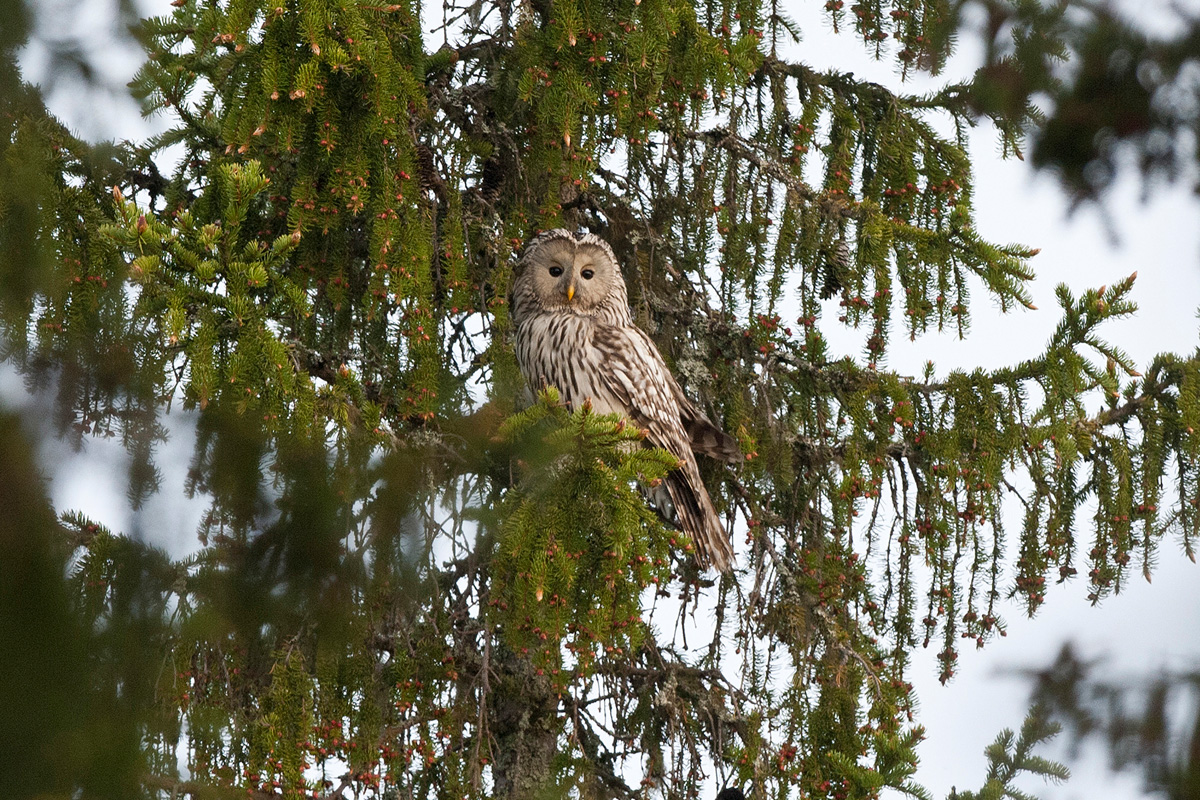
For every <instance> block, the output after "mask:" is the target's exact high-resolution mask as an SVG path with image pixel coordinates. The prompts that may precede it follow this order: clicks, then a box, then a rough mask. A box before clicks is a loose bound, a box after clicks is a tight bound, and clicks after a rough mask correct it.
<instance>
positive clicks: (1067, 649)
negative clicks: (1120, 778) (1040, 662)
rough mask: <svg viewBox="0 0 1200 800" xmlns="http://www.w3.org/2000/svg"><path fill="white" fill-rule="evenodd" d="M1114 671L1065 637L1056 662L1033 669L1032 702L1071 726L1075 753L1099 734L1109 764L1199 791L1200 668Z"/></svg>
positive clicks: (1170, 794) (1188, 796)
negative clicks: (1197, 700) (1197, 702)
mask: <svg viewBox="0 0 1200 800" xmlns="http://www.w3.org/2000/svg"><path fill="white" fill-rule="evenodd" d="M1113 673H1114V670H1113V669H1112V668H1111V667H1110V666H1109V665H1107V664H1104V661H1103V659H1091V660H1087V659H1083V658H1081V657H1080V656H1079V654H1078V652H1077V651H1076V649H1075V648H1074V647H1073V646H1072V645H1070V644H1066V645H1064V646H1063V648H1062V650H1061V651H1060V652H1059V654H1058V656H1057V657H1056V658H1055V659H1054V661H1053V662H1052V663H1050V664H1048V665H1046V666H1045V667H1042V668H1037V669H1031V670H1029V671H1028V674H1027V677H1029V678H1030V679H1031V683H1032V684H1033V686H1032V689H1033V691H1032V702H1033V703H1034V704H1036V705H1038V706H1039V707H1041V708H1043V709H1044V710H1045V712H1046V714H1047V715H1048V716H1049V717H1050V718H1052V719H1055V720H1056V721H1058V722H1060V723H1061V725H1062V727H1064V728H1065V729H1066V731H1067V733H1068V736H1069V744H1070V752H1069V755H1070V757H1071V758H1075V757H1077V756H1078V755H1079V754H1080V753H1081V751H1082V748H1083V745H1084V744H1087V743H1090V742H1093V741H1095V740H1099V741H1100V743H1101V745H1102V747H1103V748H1104V749H1105V750H1107V755H1108V764H1109V767H1110V768H1111V769H1112V770H1114V771H1118V770H1139V771H1140V772H1141V773H1142V777H1143V785H1144V787H1145V790H1146V791H1147V792H1148V793H1153V794H1157V795H1161V796H1163V797H1167V798H1171V800H1194V798H1196V797H1200V712H1197V711H1196V705H1195V702H1194V701H1195V698H1196V694H1197V689H1198V688H1200V675H1198V674H1197V673H1196V671H1195V670H1194V669H1192V670H1183V671H1172V670H1168V669H1160V670H1158V671H1157V674H1154V675H1150V674H1135V675H1133V676H1115V675H1114V674H1113ZM1181 698H1182V699H1183V700H1184V702H1180V700H1181ZM1182 709H1186V710H1183V711H1182V713H1180V712H1181V710H1182Z"/></svg>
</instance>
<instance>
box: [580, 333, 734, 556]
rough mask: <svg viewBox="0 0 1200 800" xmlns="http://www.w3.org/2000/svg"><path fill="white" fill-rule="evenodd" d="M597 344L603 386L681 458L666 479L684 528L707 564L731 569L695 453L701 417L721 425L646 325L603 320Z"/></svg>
mask: <svg viewBox="0 0 1200 800" xmlns="http://www.w3.org/2000/svg"><path fill="white" fill-rule="evenodd" d="M592 345H593V348H592V352H593V354H594V355H595V356H597V357H598V363H595V364H593V365H592V366H593V367H594V368H595V372H596V376H597V380H598V381H599V383H600V384H601V386H602V387H603V388H604V389H605V390H606V391H607V392H608V393H610V396H611V397H612V398H613V399H615V400H616V401H617V403H616V405H619V406H622V407H623V408H624V409H625V413H626V414H627V415H628V416H629V417H630V418H631V419H632V420H633V421H634V422H635V423H636V424H638V425H640V426H642V427H643V428H645V429H646V431H647V432H648V435H647V436H646V441H647V442H648V443H649V444H652V445H655V446H657V447H661V448H663V449H664V450H666V451H667V452H668V453H670V454H671V455H673V456H676V457H677V458H678V459H679V469H676V470H672V471H671V472H670V473H668V474H667V476H666V478H665V484H666V488H667V492H668V493H669V494H670V496H671V502H672V503H674V505H675V513H676V514H677V515H678V517H679V527H680V528H681V529H682V530H683V531H684V532H685V533H687V534H688V535H689V536H690V537H691V539H692V542H693V544H694V545H695V547H696V557H697V561H698V563H699V564H700V566H701V567H702V568H704V567H707V566H709V565H711V566H714V567H716V568H717V569H718V570H720V571H722V572H727V571H728V570H729V569H730V565H731V564H732V563H733V547H732V546H731V545H730V543H729V537H728V536H726V534H725V528H724V526H723V525H722V524H721V518H720V517H719V516H718V515H717V511H716V509H715V508H714V507H713V503H712V498H710V497H709V496H708V490H707V489H705V488H704V481H703V480H701V478H700V471H699V469H698V468H697V466H696V456H695V455H694V454H693V447H694V445H693V441H694V440H693V436H692V432H693V430H694V429H696V428H698V427H699V426H698V423H697V422H696V420H704V423H705V424H706V425H707V426H708V427H709V428H712V429H713V430H716V428H715V427H714V426H713V425H712V423H711V422H708V420H707V419H704V415H703V414H701V413H700V412H699V411H698V410H697V409H696V407H695V406H694V405H692V404H691V402H690V401H688V400H687V398H686V397H683V392H682V391H680V389H679V385H678V384H677V383H676V382H675V379H674V378H672V377H671V372H670V370H668V369H667V365H666V363H665V362H664V361H663V358H662V356H661V355H660V354H659V352H658V348H656V347H655V346H654V343H653V342H651V341H650V337H649V336H647V335H646V334H645V333H643V332H642V331H641V330H640V329H638V328H635V327H632V326H616V325H597V326H596V327H595V329H594V330H593V336H592ZM684 409H687V411H685V410H684ZM688 415H690V419H691V421H692V422H691V426H690V428H689V424H688V418H689V417H688Z"/></svg>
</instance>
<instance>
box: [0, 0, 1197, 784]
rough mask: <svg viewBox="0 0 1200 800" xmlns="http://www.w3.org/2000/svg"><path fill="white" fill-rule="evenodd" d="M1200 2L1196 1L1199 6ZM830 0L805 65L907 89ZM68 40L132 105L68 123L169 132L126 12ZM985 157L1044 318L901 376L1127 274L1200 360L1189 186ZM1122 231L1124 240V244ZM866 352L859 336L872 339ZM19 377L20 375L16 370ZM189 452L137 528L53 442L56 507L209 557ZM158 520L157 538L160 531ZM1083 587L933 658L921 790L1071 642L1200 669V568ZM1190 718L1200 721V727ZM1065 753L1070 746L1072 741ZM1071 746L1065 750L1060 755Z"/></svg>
mask: <svg viewBox="0 0 1200 800" xmlns="http://www.w3.org/2000/svg"><path fill="white" fill-rule="evenodd" d="M1198 4H1200V0H1193V2H1191V3H1187V4H1185V5H1187V6H1189V7H1196V6H1197V5H1198ZM823 5H824V2H823V0H791V2H790V3H788V4H787V7H788V8H789V11H790V14H791V16H792V17H793V18H794V19H796V20H797V22H799V24H800V26H801V28H802V29H803V30H804V32H805V38H804V40H803V42H802V43H801V44H800V45H799V46H798V47H797V48H796V53H795V57H797V58H799V59H802V60H804V61H806V62H808V63H809V64H811V65H813V66H816V67H818V68H820V67H833V68H836V69H838V70H841V71H852V72H854V73H855V75H856V76H858V77H860V78H866V79H869V80H874V81H878V82H880V83H884V84H886V85H889V86H892V87H898V86H899V81H898V80H897V78H896V77H895V72H894V70H893V69H892V67H891V64H890V62H884V63H877V62H874V61H872V60H871V59H870V57H869V56H867V55H866V54H865V52H864V51H863V50H862V49H861V48H860V47H859V46H858V45H857V43H856V41H855V40H854V39H853V38H852V37H849V36H846V35H842V36H840V37H835V36H834V35H833V34H832V33H831V31H830V30H829V28H828V25H827V23H826V22H825V21H824V18H823V15H822V13H821V10H820V9H821V7H822V6H823ZM1125 5H1126V7H1134V8H1137V9H1138V10H1137V17H1138V18H1139V19H1142V20H1145V22H1146V24H1147V26H1148V27H1150V28H1151V29H1154V30H1159V31H1169V30H1170V29H1171V28H1172V25H1173V23H1172V17H1171V15H1170V12H1169V7H1170V5H1169V3H1168V2H1167V1H1166V0H1161V1H1159V0H1156V1H1155V2H1146V1H1143V2H1141V3H1136V4H1133V5H1132V6H1130V5H1129V4H1128V3H1126V4H1125ZM139 6H140V7H141V8H143V9H146V10H153V11H154V13H163V12H164V11H169V10H170V9H169V5H168V2H167V0H140V2H139ZM43 7H44V8H46V9H47V10H48V11H50V12H51V13H50V15H49V16H50V17H51V18H53V19H54V26H55V29H56V30H61V29H62V26H70V28H71V29H73V30H79V31H90V36H91V37H92V38H91V41H92V42H94V47H93V48H92V49H93V50H94V52H96V53H103V54H104V56H103V58H101V59H99V61H98V63H100V64H102V65H103V69H102V77H103V80H104V82H105V83H107V84H108V85H109V86H110V87H112V88H114V89H115V90H116V93H114V94H111V95H108V96H103V97H100V98H95V97H88V98H85V97H81V96H80V95H79V94H78V93H76V92H73V91H69V90H66V89H63V90H59V91H56V92H54V93H52V94H51V96H50V102H51V107H52V108H53V109H54V111H55V112H56V113H57V114H59V116H60V117H62V118H63V119H64V120H66V121H67V122H68V124H70V125H71V126H72V127H74V128H75V129H76V130H77V131H79V132H81V133H82V134H84V135H86V136H88V137H89V138H131V139H140V138H144V137H145V136H146V135H148V134H149V133H151V132H153V131H154V130H156V129H159V128H161V121H155V120H149V121H146V120H143V119H141V118H140V117H139V114H138V110H137V106H136V104H134V103H133V102H132V101H128V100H123V99H122V98H121V96H120V87H121V86H122V85H123V83H124V82H125V81H127V80H128V79H129V78H130V77H132V74H133V72H134V70H135V69H136V67H137V63H138V56H137V54H136V52H133V53H131V52H129V51H128V48H119V47H115V46H114V42H115V37H114V35H113V34H114V31H115V23H113V22H112V21H113V20H115V18H116V17H115V13H116V12H115V9H116V2H115V0H87V1H86V2H83V3H75V2H68V1H67V0H58V1H55V0H47V2H44V3H43ZM23 62H24V64H25V68H26V73H27V75H28V76H30V77H36V76H37V75H38V74H39V73H40V71H41V70H42V69H43V68H44V64H45V57H44V50H43V49H41V48H39V46H38V45H37V44H36V43H35V44H34V45H32V46H31V47H29V48H28V49H27V50H26V53H25V54H24V57H23ZM973 66H974V62H973V61H972V55H971V53H961V54H960V55H959V56H958V57H956V59H955V60H954V61H953V62H952V64H951V68H950V69H949V70H948V72H947V78H946V79H947V80H953V79H954V78H955V77H957V76H961V75H965V74H969V71H970V69H971V68H973ZM940 83H941V80H940V79H939V80H936V81H929V80H922V81H920V82H919V83H915V84H914V83H910V84H909V85H908V86H907V87H905V89H904V90H905V91H919V90H921V89H924V88H926V87H930V88H932V87H935V86H938V85H940ZM971 143H972V150H973V152H974V154H975V158H976V162H975V163H976V170H977V172H976V198H975V201H976V207H977V221H978V227H979V229H980V232H981V234H982V235H983V236H984V237H985V238H988V239H990V240H992V241H999V242H1020V243H1022V244H1027V245H1030V246H1033V247H1040V248H1041V254H1040V255H1038V256H1037V257H1036V258H1035V259H1034V261H1033V265H1034V268H1035V269H1036V270H1037V272H1038V276H1039V277H1038V279H1037V281H1036V282H1035V283H1034V285H1033V297H1034V303H1035V304H1036V305H1037V306H1038V307H1039V309H1041V310H1040V311H1037V312H1030V311H1021V312H1017V313H1015V314H1010V315H1008V316H1007V317H1001V316H1000V315H998V314H996V313H989V310H988V308H987V302H988V301H987V300H986V299H984V295H983V294H982V293H980V292H977V293H976V294H975V295H974V298H975V301H976V307H975V308H974V309H973V312H974V316H973V329H972V334H971V336H970V337H969V338H968V340H967V341H965V342H959V341H957V340H955V339H953V338H951V337H949V336H937V335H931V336H926V337H922V338H920V339H918V340H917V342H915V343H913V344H908V343H906V342H904V341H903V337H902V336H900V335H897V336H896V337H895V340H894V343H893V345H892V351H891V355H890V358H889V360H888V364H889V366H891V367H892V368H894V369H897V370H900V371H901V372H905V373H908V374H919V373H920V370H921V366H922V365H923V364H924V362H925V361H926V360H927V359H933V360H934V362H935V363H936V364H937V367H938V372H939V374H944V373H945V372H946V371H947V370H948V369H950V368H953V367H959V366H962V367H974V366H977V365H983V366H987V367H992V366H1000V365H1003V364H1011V363H1013V362H1015V361H1018V360H1021V359H1023V358H1027V357H1029V356H1032V355H1035V354H1037V353H1038V352H1040V351H1041V350H1042V349H1043V348H1044V345H1045V343H1046V341H1047V340H1048V339H1049V337H1050V334H1051V332H1052V330H1053V328H1054V326H1055V325H1056V324H1057V322H1058V320H1059V314H1058V310H1057V304H1056V301H1055V299H1054V296H1053V290H1054V286H1055V285H1056V284H1057V283H1059V282H1065V283H1067V284H1068V285H1070V286H1071V287H1072V288H1073V289H1074V290H1075V292H1076V294H1078V293H1079V292H1081V291H1083V290H1084V289H1087V288H1090V287H1098V286H1099V285H1101V284H1109V285H1111V284H1113V283H1115V282H1116V281H1117V280H1119V279H1121V278H1123V277H1125V276H1127V275H1129V274H1130V273H1131V272H1133V271H1134V270H1137V271H1138V276H1139V277H1138V281H1137V284H1136V286H1135V289H1134V295H1133V296H1134V299H1135V300H1136V301H1137V302H1138V304H1139V305H1140V307H1141V311H1140V313H1139V315H1138V316H1137V317H1136V318H1135V319H1133V320H1129V321H1123V322H1117V323H1113V324H1110V326H1109V327H1108V328H1107V329H1106V333H1107V338H1109V339H1110V340H1111V341H1114V342H1116V343H1118V344H1119V345H1120V346H1121V347H1123V348H1124V349H1125V350H1126V351H1127V352H1129V353H1130V354H1131V355H1132V356H1133V357H1134V360H1135V361H1136V362H1137V363H1139V364H1140V365H1145V364H1146V363H1148V361H1149V359H1150V358H1151V357H1152V356H1153V355H1154V354H1155V353H1157V352H1161V351H1174V352H1191V351H1193V350H1194V349H1195V348H1196V346H1197V344H1198V343H1200V337H1198V335H1197V330H1198V327H1200V326H1198V324H1197V317H1196V311H1197V306H1198V305H1200V203H1198V202H1197V200H1196V198H1195V197H1194V196H1193V194H1192V193H1191V192H1190V191H1189V190H1188V188H1187V187H1186V186H1168V187H1159V188H1157V189H1156V191H1155V192H1154V193H1153V195H1152V198H1151V200H1150V201H1149V202H1142V200H1141V185H1140V182H1139V179H1136V178H1132V177H1126V178H1124V179H1122V180H1120V181H1119V182H1118V184H1117V186H1116V187H1115V189H1114V190H1113V192H1112V193H1111V195H1110V196H1109V197H1108V199H1107V202H1106V206H1105V213H1107V215H1108V220H1109V221H1110V222H1111V224H1110V222H1109V221H1106V220H1105V219H1104V218H1103V216H1102V214H1101V212H1100V211H1098V210H1097V209H1095V208H1085V209H1082V210H1080V211H1079V212H1077V213H1076V214H1075V215H1074V216H1068V215H1067V201H1066V200H1065V198H1064V196H1063V195H1062V193H1061V192H1060V191H1059V190H1058V188H1057V185H1056V184H1055V182H1054V181H1053V179H1052V178H1051V177H1050V176H1048V175H1042V176H1035V175H1033V174H1032V172H1031V170H1030V169H1029V168H1028V167H1026V166H1025V165H1024V164H1022V163H1020V162H1017V161H1003V160H1001V159H1000V158H999V157H998V147H997V144H996V139H995V136H994V135H993V133H992V132H991V131H990V130H989V129H987V128H986V127H981V128H980V129H977V130H976V131H975V133H974V134H973V135H972V142H971ZM1114 236H1115V239H1114ZM858 341H861V337H860V338H859V340H858ZM5 371H6V372H8V370H5ZM0 379H3V380H0V389H5V388H6V386H5V385H7V389H6V390H5V391H3V392H2V396H3V399H4V401H5V402H6V403H9V404H10V405H16V406H21V405H24V406H26V407H28V405H29V401H28V399H27V398H22V397H21V396H20V393H19V392H14V391H13V380H12V375H11V372H8V374H7V375H0ZM190 456H191V442H190V437H189V436H187V435H186V428H185V430H181V431H177V433H176V435H175V436H174V437H173V438H172V441H171V442H170V443H169V444H168V445H167V446H166V447H165V448H164V449H162V450H161V451H160V456H159V459H158V463H159V465H160V467H161V468H162V470H163V472H164V482H163V485H164V488H165V491H164V492H161V493H160V494H159V495H157V496H156V497H155V498H154V499H152V500H151V502H150V504H149V507H148V509H147V513H146V514H145V515H144V516H143V517H141V518H135V517H134V516H132V515H131V514H130V512H129V511H128V509H127V508H126V506H125V501H124V495H125V475H126V472H125V469H126V464H127V460H126V458H125V456H124V453H123V452H122V451H121V449H120V446H119V445H118V444H115V443H112V442H92V443H90V444H88V446H87V447H86V448H85V450H84V451H83V453H80V454H75V453H72V451H71V450H70V448H69V447H67V446H66V445H63V444H61V443H55V442H53V441H49V442H47V444H46V445H45V450H44V453H43V461H44V464H45V466H46V468H47V471H48V472H50V474H51V476H52V493H53V499H54V502H55V504H56V507H58V508H61V509H71V508H77V509H81V510H84V511H86V512H87V513H88V514H89V515H90V516H92V517H93V518H95V519H97V520H99V521H101V522H104V523H105V524H108V525H109V526H111V527H112V528H114V529H116V530H121V531H125V532H129V533H133V532H136V531H138V530H139V529H142V531H143V534H144V535H146V536H147V538H150V539H152V540H154V541H156V542H159V543H161V544H162V545H163V546H164V547H166V548H167V549H168V550H169V551H170V552H172V553H174V554H177V555H178V554H182V553H185V552H188V551H190V550H191V549H192V548H193V547H194V532H195V530H196V524H197V522H198V519H199V513H200V512H199V509H197V508H196V507H195V504H189V503H188V502H187V501H186V500H185V499H183V498H182V497H181V496H180V492H179V489H180V487H181V486H182V484H183V480H184V475H185V472H186V469H187V464H188V461H189V458H190ZM145 526H149V527H153V528H154V530H153V531H152V532H151V531H149V530H145ZM1086 593H1087V588H1086V585H1085V583H1084V582H1083V581H1082V580H1077V581H1076V582H1075V583H1074V584H1070V585H1067V586H1065V587H1064V586H1054V587H1052V588H1051V589H1050V590H1049V591H1048V592H1047V601H1046V604H1045V606H1044V607H1043V609H1042V610H1041V611H1040V612H1039V614H1038V616H1037V618H1036V619H1034V620H1027V619H1025V618H1023V617H1022V616H1021V615H1020V611H1019V609H1017V608H1016V607H1012V606H1010V607H1009V608H1008V610H1007V613H1006V614H1005V617H1006V619H1007V621H1008V623H1009V634H1008V637H1007V638H1005V639H1001V640H998V641H996V642H994V643H991V644H989V645H988V646H987V647H986V648H985V649H984V650H983V651H982V652H976V651H973V650H966V651H964V652H963V653H962V655H961V658H960V661H959V671H958V676H957V677H956V678H955V679H954V680H953V682H952V683H951V684H950V685H949V686H946V687H943V686H940V685H939V684H938V683H937V679H936V675H937V672H938V666H937V664H936V659H935V654H934V650H935V648H934V647H931V648H930V649H929V650H927V651H923V652H921V653H919V654H918V659H917V664H916V668H915V669H914V670H913V674H912V676H911V677H912V678H913V679H914V682H915V683H916V685H917V691H918V694H919V696H920V698H921V714H920V721H921V722H922V723H923V724H924V725H925V726H926V728H927V731H928V740H927V741H926V742H925V744H924V745H923V746H922V747H921V749H920V751H919V752H920V754H921V768H920V771H919V773H918V775H917V779H918V781H919V782H920V783H922V784H924V785H925V786H927V787H928V788H929V789H931V790H932V791H933V793H934V795H935V796H937V797H944V796H946V795H947V794H948V792H949V790H950V788H951V786H953V785H957V786H958V788H960V789H978V788H979V786H980V783H981V782H982V779H983V776H984V774H985V769H986V761H985V759H984V756H983V749H984V747H985V746H986V745H987V744H989V743H990V742H991V741H992V739H993V738H994V737H995V735H996V734H997V733H998V732H999V730H1000V728H1002V727H1005V726H1007V727H1011V728H1014V729H1015V728H1017V727H1019V726H1020V723H1021V721H1022V719H1023V717H1024V714H1025V711H1026V701H1027V699H1028V693H1029V689H1028V685H1027V683H1025V682H1024V681H1022V680H1020V679H1019V678H1016V677H1013V676H1011V675H1005V674H1004V673H1005V671H1006V670H1011V669H1016V668H1020V667H1035V668H1036V667H1043V666H1045V665H1047V664H1049V662H1050V661H1051V660H1052V659H1053V658H1054V656H1055V655H1056V654H1057V652H1058V650H1059V648H1060V647H1061V646H1062V644H1063V642H1064V641H1067V640H1071V641H1073V642H1074V643H1076V645H1078V650H1079V652H1080V654H1081V655H1083V656H1085V657H1093V656H1105V657H1106V658H1107V660H1106V662H1105V664H1106V665H1107V666H1106V671H1105V674H1106V675H1108V676H1112V677H1120V676H1129V677H1134V676H1139V675H1150V674H1153V673H1155V672H1156V671H1157V670H1159V669H1162V668H1164V667H1166V668H1176V669H1178V668H1183V667H1187V666H1190V667H1192V668H1194V667H1195V665H1196V664H1197V662H1198V661H1200V637H1198V636H1197V635H1196V634H1192V635H1187V633H1186V632H1189V631H1196V632H1200V568H1198V567H1197V566H1195V565H1193V564H1191V563H1189V562H1188V561H1187V560H1186V559H1184V558H1183V557H1182V556H1181V555H1179V552H1178V547H1176V546H1175V545H1174V544H1173V543H1170V542H1168V543H1165V544H1164V547H1163V549H1162V554H1161V558H1160V561H1159V566H1158V568H1157V571H1156V572H1155V574H1154V583H1153V585H1148V584H1146V583H1145V582H1143V581H1141V580H1140V579H1136V578H1135V579H1134V580H1132V581H1131V582H1130V583H1129V585H1128V587H1127V589H1126V590H1125V591H1124V592H1123V593H1122V594H1121V595H1120V596H1117V597H1114V598H1110V599H1108V600H1106V601H1105V602H1104V603H1103V605H1102V606H1101V607H1100V608H1091V607H1090V606H1089V605H1088V603H1087V601H1086V599H1085V595H1086ZM1194 719H1195V717H1194V715H1190V717H1189V722H1190V721H1191V720H1194ZM1063 744H1065V737H1064V742H1063ZM1060 750H1061V748H1060ZM1072 767H1073V771H1074V777H1073V778H1072V780H1071V781H1070V782H1068V783H1067V784H1065V785H1063V786H1058V787H1054V786H1043V785H1040V784H1037V783H1030V784H1028V785H1027V787H1026V788H1027V789H1028V790H1031V791H1033V792H1035V793H1036V794H1038V795H1039V796H1041V797H1042V798H1044V800H1068V798H1095V797H1104V798H1109V799H1110V800H1133V799H1134V798H1139V797H1142V796H1143V795H1142V793H1141V792H1140V780H1139V777H1138V776H1137V774H1136V773H1128V774H1122V775H1116V776H1114V775H1113V774H1112V773H1110V772H1109V771H1108V770H1107V768H1106V767H1105V760H1104V757H1103V755H1102V754H1101V753H1100V752H1099V751H1098V750H1097V749H1096V748H1092V750H1090V751H1085V758H1084V759H1083V760H1082V761H1076V762H1074V763H1072Z"/></svg>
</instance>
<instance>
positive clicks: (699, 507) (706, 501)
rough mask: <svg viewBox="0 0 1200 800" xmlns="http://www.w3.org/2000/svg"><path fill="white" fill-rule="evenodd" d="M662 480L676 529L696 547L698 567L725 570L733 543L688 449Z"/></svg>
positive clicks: (729, 562)
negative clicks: (677, 519)
mask: <svg viewBox="0 0 1200 800" xmlns="http://www.w3.org/2000/svg"><path fill="white" fill-rule="evenodd" d="M663 483H664V484H666V487H667V492H668V493H669V494H670V495H671V502H672V503H673V504H674V506H675V513H676V515H677V516H678V517H679V527H680V529H681V530H682V531H683V532H684V533H686V534H687V535H688V536H689V537H691V540H692V543H693V544H694V545H695V547H696V561H697V563H699V565H700V568H701V569H707V568H708V567H715V568H716V569H717V571H719V572H729V570H730V569H731V568H732V566H733V545H731V544H730V543H729V536H728V535H726V533H725V526H723V525H722V524H721V518H720V517H719V516H717V510H716V509H715V508H713V504H712V499H711V498H709V496H708V490H707V489H705V488H704V483H703V481H701V480H700V470H699V469H697V468H696V460H695V458H693V457H692V456H691V453H688V457H687V458H685V459H683V465H682V466H680V467H679V469H675V470H672V471H671V472H670V473H668V475H667V477H666V478H665V479H664V480H663Z"/></svg>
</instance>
